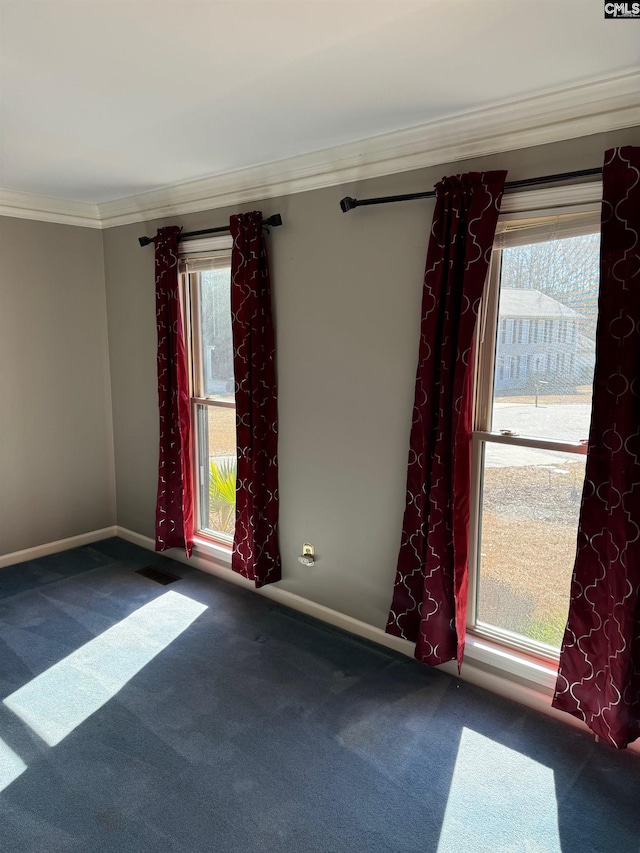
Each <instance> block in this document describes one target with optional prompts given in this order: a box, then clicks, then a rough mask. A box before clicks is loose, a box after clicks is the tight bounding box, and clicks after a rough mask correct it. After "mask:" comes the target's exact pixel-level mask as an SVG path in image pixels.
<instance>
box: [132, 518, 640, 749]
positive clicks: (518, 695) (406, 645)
mask: <svg viewBox="0 0 640 853" xmlns="http://www.w3.org/2000/svg"><path fill="white" fill-rule="evenodd" d="M118 536H120V537H121V538H122V539H126V540H127V541H128V542H132V543H133V544H135V545H140V546H141V547H142V548H147V549H148V550H149V551H155V543H154V541H153V539H150V538H149V537H147V536H142V535H141V534H139V533H135V532H134V531H132V530H128V529H127V528H124V527H118ZM196 550H200V551H202V550H203V549H202V547H200V548H198V546H196ZM219 550H220V551H221V552H222V549H219ZM164 555H165V556H167V557H170V558H171V559H172V560H176V561H177V562H179V563H184V564H185V565H190V566H195V567H196V568H197V569H200V570H201V571H203V572H206V573H207V574H210V575H214V576H215V577H218V578H221V579H222V580H224V581H227V582H228V583H233V584H236V586H241V587H243V588H244V589H247V590H250V591H251V592H254V593H257V594H258V595H262V596H263V597H264V598H268V599H270V600H271V601H275V602H277V603H279V604H283V605H285V606H286V607H291V608H292V609H293V610H298V611H300V612H301V613H305V614H306V615H308V616H313V617H315V618H316V619H319V620H320V621H322V622H326V623H328V624H329V625H333V626H335V627H337V628H341V629H342V630H344V631H347V632H348V633H350V634H355V635H356V636H358V637H362V638H364V639H366V640H371V642H374V643H377V644H378V645H381V646H385V647H386V648H389V649H393V650H394V651H396V652H401V653H402V654H405V655H407V656H408V657H411V658H412V657H413V652H414V645H413V643H410V642H409V641H408V640H403V639H401V638H400V637H394V636H392V635H391V634H387V633H385V631H383V630H382V629H381V628H377V627H375V626H374V625H369V624H367V623H366V622H361V621H360V620H359V619H355V618H354V617H352V616H347V615H346V614H344V613H339V612H338V611H337V610H333V609H331V608H330V607H325V606H324V605H322V604H317V603H316V602H314V601H310V600H309V599H307V598H303V597H302V596H300V595H295V594H294V593H292V592H287V590H284V589H279V588H278V587H277V586H274V585H269V586H264V587H262V588H261V589H256V588H255V586H254V585H253V583H252V582H251V581H248V580H247V579H246V578H243V577H242V576H241V575H239V574H237V572H233V571H231V569H230V568H229V563H230V561H229V559H228V558H227V559H226V560H224V561H222V560H221V559H219V558H216V556H215V555H214V554H212V555H208V556H201V555H200V554H196V553H194V556H192V557H191V559H189V560H188V559H187V558H186V556H185V555H184V553H183V552H181V551H179V550H178V549H171V550H170V551H165V552H164ZM474 651H476V650H473V649H471V648H470V649H469V654H467V655H466V657H465V662H464V664H463V666H462V671H461V673H460V674H459V675H458V671H457V667H456V664H455V662H453V661H452V662H451V663H447V664H443V665H442V666H440V667H438V669H440V670H442V671H443V672H446V673H448V674H449V675H452V676H454V677H456V678H460V679H461V680H462V681H468V682H469V683H470V684H475V685H476V686H478V687H482V688H484V689H485V690H489V691H490V692H492V693H497V694H498V695H499V696H503V697H504V698H505V699H511V700H512V701H514V702H518V703H519V704H520V705H525V706H526V707H528V708H532V709H534V710H536V711H539V712H541V713H543V714H546V715H547V716H549V717H553V718H554V719H556V720H560V721H561V722H563V723H566V724H568V725H570V726H574V727H575V728H578V729H580V730H581V731H583V732H587V733H588V734H591V735H592V732H590V730H589V729H588V728H587V726H586V725H585V724H584V723H583V722H581V721H580V720H578V719H576V717H573V716H571V715H570V714H566V713H565V712H563V711H558V710H556V709H555V708H553V707H552V706H551V696H550V691H549V690H548V689H547V690H544V689H536V687H535V686H526V685H525V684H522V683H520V682H519V681H514V680H511V679H510V678H508V677H505V676H503V675H500V674H497V673H495V672H488V671H487V670H486V669H485V668H482V667H481V666H478V665H474V663H476V662H475V661H474V660H473V655H474ZM478 657H479V655H478ZM629 749H630V750H632V751H634V752H639V753H640V742H639V743H638V744H637V745H636V744H632V745H631V746H629Z"/></svg>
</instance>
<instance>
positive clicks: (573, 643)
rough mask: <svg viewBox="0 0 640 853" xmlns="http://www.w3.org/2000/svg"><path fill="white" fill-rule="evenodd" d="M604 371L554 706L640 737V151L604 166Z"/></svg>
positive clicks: (599, 344)
mask: <svg viewBox="0 0 640 853" xmlns="http://www.w3.org/2000/svg"><path fill="white" fill-rule="evenodd" d="M602 177H603V198H602V231H601V241H602V242H601V248H600V297H599V303H598V328H597V331H596V368H595V376H594V386H593V409H592V415H591V431H590V434H589V447H588V454H587V468H586V475H585V484H584V490H583V493H582V506H581V509H580V523H579V526H578V551H577V555H576V562H575V567H574V572H573V580H572V584H571V603H570V607H569V620H568V624H567V629H566V632H565V635H564V641H563V644H562V651H561V654H560V667H559V674H558V681H557V684H556V692H555V696H554V698H553V705H554V707H555V708H559V709H561V710H563V711H567V712H568V713H570V714H573V715H574V716H575V717H578V718H580V719H581V720H584V722H585V723H586V724H587V725H588V726H589V728H590V729H591V730H592V731H593V732H595V734H597V735H598V736H599V737H601V738H603V739H606V740H607V741H608V742H609V743H611V744H613V745H614V746H616V747H618V748H623V747H625V746H627V744H629V743H630V742H631V741H633V740H635V739H636V738H637V737H640V148H632V147H630V146H628V147H624V148H613V149H611V150H609V151H607V152H606V154H605V162H604V168H603V176H602Z"/></svg>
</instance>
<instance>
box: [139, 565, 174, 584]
mask: <svg viewBox="0 0 640 853" xmlns="http://www.w3.org/2000/svg"><path fill="white" fill-rule="evenodd" d="M136 574H137V575H142V577H143V578H149V580H150V581H155V582H156V583H161V584H162V585H163V586H166V585H167V584H169V583H173V582H174V581H179V580H181V578H179V577H178V576H177V575H172V574H169V572H163V571H162V569H156V567H155V566H145V567H144V568H143V569H136Z"/></svg>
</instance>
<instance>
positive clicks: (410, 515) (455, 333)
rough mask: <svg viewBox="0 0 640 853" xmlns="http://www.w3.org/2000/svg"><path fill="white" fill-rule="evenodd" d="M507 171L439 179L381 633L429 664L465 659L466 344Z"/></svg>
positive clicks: (469, 367)
mask: <svg viewBox="0 0 640 853" xmlns="http://www.w3.org/2000/svg"><path fill="white" fill-rule="evenodd" d="M505 177H506V172H471V173H469V174H466V175H458V176H456V177H452V178H444V179H443V180H442V181H441V182H440V183H439V184H438V185H437V187H436V208H435V212H434V217H433V225H432V227H431V239H430V241H429V249H428V252H427V264H426V270H425V277H424V288H423V297H422V324H421V339H420V353H419V360H418V371H417V376H416V390H415V402H414V408H413V424H412V428H411V442H410V450H409V468H408V474H407V498H406V507H405V513H404V523H403V528H402V540H401V545H400V553H399V556H398V568H397V574H396V581H395V587H394V593H393V601H392V604H391V611H390V613H389V620H388V623H387V629H386V630H387V632H388V633H389V634H395V635H396V636H398V637H403V638H404V639H406V640H411V641H412V642H415V643H416V652H415V656H416V658H418V660H421V661H424V662H425V663H429V664H431V665H433V666H435V665H437V664H440V663H444V662H445V661H448V660H453V659H456V660H457V661H458V665H460V663H461V662H462V655H463V651H464V636H465V629H466V612H467V611H466V608H467V584H468V576H467V563H468V551H469V490H470V485H471V429H472V423H471V414H472V399H471V395H472V373H473V359H472V352H471V348H472V343H473V335H474V330H475V326H476V319H477V316H478V309H479V305H480V299H481V296H482V291H483V288H484V284H485V280H486V277H487V271H488V268H489V261H490V259H491V250H492V246H493V239H494V236H495V230H496V223H497V220H498V213H499V211H500V201H501V199H502V192H503V188H504V181H505Z"/></svg>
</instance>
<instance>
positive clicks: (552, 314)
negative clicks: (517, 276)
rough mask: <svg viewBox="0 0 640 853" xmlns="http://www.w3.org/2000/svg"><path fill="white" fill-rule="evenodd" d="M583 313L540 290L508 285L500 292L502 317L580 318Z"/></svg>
mask: <svg viewBox="0 0 640 853" xmlns="http://www.w3.org/2000/svg"><path fill="white" fill-rule="evenodd" d="M581 316H582V315H581V314H579V313H578V312H577V311H574V310H573V308H569V307H568V306H567V305H563V304H562V302H558V300H557V299H553V298H552V297H551V296H546V295H545V294H544V293H540V291H539V290H521V289H519V288H510V287H506V288H504V289H503V290H502V291H501V292H500V317H501V318H504V317H531V318H539V319H560V320H568V319H573V320H578V319H579V318H580V317H581Z"/></svg>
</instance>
